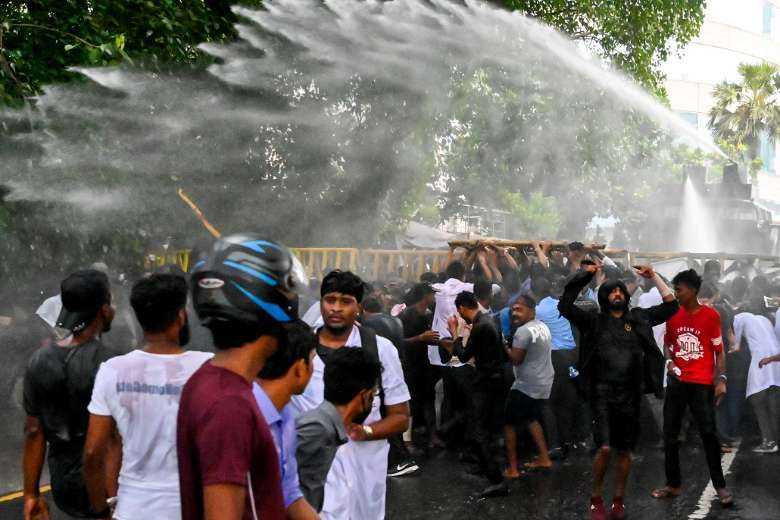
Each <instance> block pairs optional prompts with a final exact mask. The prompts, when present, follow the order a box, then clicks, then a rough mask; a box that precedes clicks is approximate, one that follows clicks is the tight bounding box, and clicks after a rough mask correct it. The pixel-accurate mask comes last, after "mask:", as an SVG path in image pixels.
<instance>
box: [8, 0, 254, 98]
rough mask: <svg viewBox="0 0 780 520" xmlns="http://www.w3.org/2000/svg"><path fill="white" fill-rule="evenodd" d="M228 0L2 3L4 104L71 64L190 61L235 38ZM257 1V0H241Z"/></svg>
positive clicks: (58, 76)
mask: <svg viewBox="0 0 780 520" xmlns="http://www.w3.org/2000/svg"><path fill="white" fill-rule="evenodd" d="M231 3H236V2H232V1H229V0H154V1H151V0H100V1H97V0H8V1H5V2H0V103H3V102H5V103H18V102H19V101H20V100H21V99H23V98H24V97H27V96H32V95H35V94H37V93H38V92H40V89H41V87H43V86H44V85H46V84H48V83H56V82H60V81H67V80H71V79H73V78H75V77H77V76H76V75H74V74H72V73H70V72H69V71H68V68H69V67H73V66H99V65H107V64H111V63H116V62H118V61H121V60H123V59H128V58H133V59H138V60H140V61H143V62H145V63H150V64H155V63H171V62H172V63H193V62H196V61H197V60H198V59H199V58H200V53H199V52H198V50H197V47H196V46H197V44H199V43H201V42H208V41H221V40H224V39H226V38H232V37H233V35H234V30H233V25H232V24H233V23H234V22H235V17H234V16H233V14H232V13H231V12H230V8H229V6H230V4H231ZM242 3H245V4H249V5H260V3H261V2H260V0H250V1H248V2H242Z"/></svg>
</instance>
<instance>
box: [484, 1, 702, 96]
mask: <svg viewBox="0 0 780 520" xmlns="http://www.w3.org/2000/svg"><path fill="white" fill-rule="evenodd" d="M496 3H499V4H502V5H504V6H506V7H508V8H510V9H515V10H518V11H520V12H522V13H524V14H526V15H529V16H532V17H534V18H539V19H541V20H543V21H544V22H546V23H548V24H550V25H552V26H553V27H555V28H557V29H559V30H561V31H563V32H564V33H566V34H568V35H569V36H570V37H572V38H574V39H576V40H582V41H584V42H586V43H587V44H588V46H589V47H590V48H591V49H592V50H594V51H596V52H598V53H600V54H601V55H602V56H603V57H604V58H606V59H607V60H609V61H610V62H612V63H613V64H614V65H615V66H616V67H618V68H620V69H622V70H624V71H625V72H626V73H628V74H629V75H630V76H632V77H633V78H635V79H636V80H637V81H638V82H640V83H641V84H643V85H645V86H646V87H647V88H649V89H651V90H653V91H655V92H656V93H657V94H660V95H662V96H663V95H664V93H665V91H664V88H663V79H664V77H663V74H662V73H661V71H660V66H661V65H662V64H663V63H664V61H666V59H667V57H668V56H669V53H670V52H673V51H674V48H675V47H676V46H680V47H681V46H684V45H685V44H687V43H688V42H689V41H691V39H692V38H694V37H695V36H696V35H698V34H699V30H700V28H701V24H702V22H703V20H704V7H705V1H704V0H600V1H597V2H594V1H592V0H498V1H496Z"/></svg>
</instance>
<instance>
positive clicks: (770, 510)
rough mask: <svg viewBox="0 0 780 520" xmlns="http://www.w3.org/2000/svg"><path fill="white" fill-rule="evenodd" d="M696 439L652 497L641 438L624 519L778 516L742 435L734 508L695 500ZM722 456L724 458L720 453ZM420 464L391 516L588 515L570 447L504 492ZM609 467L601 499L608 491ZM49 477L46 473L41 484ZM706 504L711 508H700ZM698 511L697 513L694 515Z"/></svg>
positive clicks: (14, 504) (448, 462)
mask: <svg viewBox="0 0 780 520" xmlns="http://www.w3.org/2000/svg"><path fill="white" fill-rule="evenodd" d="M0 413H2V420H0V486H2V487H0V495H7V494H9V493H12V492H14V491H17V490H19V489H21V487H22V473H21V446H22V425H23V416H22V413H21V412H20V411H19V410H16V409H13V408H11V409H6V410H2V412H0ZM698 442H699V441H698V439H697V438H696V439H694V440H692V441H691V442H689V443H688V444H686V445H685V447H684V449H683V450H682V454H681V460H682V468H683V482H684V485H685V490H684V493H683V496H681V497H680V498H678V499H676V500H673V501H657V500H654V499H653V498H651V497H650V490H651V489H652V488H653V487H656V486H660V485H662V484H663V481H664V476H663V451H662V450H659V449H654V448H652V447H650V446H649V445H648V444H642V445H641V446H640V448H639V450H638V454H637V460H636V461H635V463H634V466H633V470H632V474H631V481H630V483H629V490H628V497H627V499H626V506H627V511H628V513H629V514H630V516H629V519H630V520H678V519H679V520H683V519H689V518H703V519H707V520H733V519H740V520H778V519H780V455H758V454H754V453H752V452H751V451H750V448H751V447H752V446H753V444H754V443H753V442H751V440H749V439H748V440H746V441H745V444H744V445H743V447H742V448H741V449H739V450H738V451H737V452H736V455H735V456H734V457H733V461H732V463H731V466H730V470H729V472H728V473H727V475H726V481H727V483H728V485H729V487H730V488H731V490H732V492H733V493H734V496H735V506H734V507H733V508H732V509H730V510H727V509H722V508H721V507H720V505H719V504H718V503H717V500H715V501H713V502H711V503H706V504H703V505H704V506H705V507H704V509H700V508H701V505H702V504H700V503H699V502H700V498H701V497H702V494H703V492H704V490H705V487H706V486H707V483H708V481H709V477H708V475H707V467H706V463H705V460H704V452H703V451H702V450H701V449H700V448H698V447H697V443H698ZM724 460H728V459H724ZM419 462H420V464H421V466H422V470H421V471H420V472H418V473H417V474H415V475H410V476H406V477H399V478H393V479H388V494H389V496H388V501H387V513H388V518H389V519H391V520H423V519H452V520H469V519H477V518H478V519H481V520H510V519H511V520H515V519H521V518H528V519H534V520H568V519H583V518H587V514H586V512H587V506H588V497H589V494H590V493H589V490H590V454H589V453H588V451H587V450H579V451H575V452H573V454H571V455H570V456H569V458H568V459H567V460H565V461H563V462H559V463H556V466H555V468H554V469H553V470H551V471H548V472H541V473H532V474H529V475H527V476H525V477H522V478H521V479H518V480H516V481H513V482H511V483H510V490H511V494H510V496H508V497H506V498H492V499H488V500H484V499H476V498H475V495H477V494H478V491H479V490H481V489H482V488H484V487H485V485H486V484H487V481H486V480H484V479H483V478H481V477H478V476H473V475H470V474H469V473H467V471H466V467H465V466H464V465H463V464H461V463H460V462H458V461H457V456H456V455H455V454H454V453H451V452H447V451H440V452H437V453H435V454H434V455H433V456H431V458H430V459H428V460H423V461H419ZM609 478H611V473H610V474H608V485H607V488H606V490H605V500H609V498H610V497H611V482H610V481H609ZM47 482H48V475H44V478H43V480H42V483H44V484H45V483H47ZM44 496H46V497H47V500H48V502H49V506H50V507H52V518H54V519H56V520H59V519H62V518H64V516H62V515H61V514H59V513H58V512H57V511H56V508H54V507H53V504H52V502H51V497H50V496H49V494H48V493H47V494H46V495H44ZM0 500H4V501H2V502H0V520H5V519H21V518H22V500H21V499H20V498H15V499H0ZM707 506H710V510H709V511H706V509H707ZM697 511H698V513H699V514H698V515H697V514H696V513H697Z"/></svg>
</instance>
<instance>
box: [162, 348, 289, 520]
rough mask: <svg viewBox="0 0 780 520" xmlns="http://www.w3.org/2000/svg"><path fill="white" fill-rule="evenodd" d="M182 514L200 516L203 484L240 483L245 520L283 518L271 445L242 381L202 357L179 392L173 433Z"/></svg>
mask: <svg viewBox="0 0 780 520" xmlns="http://www.w3.org/2000/svg"><path fill="white" fill-rule="evenodd" d="M176 441H177V442H176V451H177V455H178V462H179V484H180V489H181V513H182V518H186V519H188V520H189V519H193V520H197V519H200V518H203V515H204V504H203V487H204V486H209V485H215V484H233V485H236V486H243V487H244V489H245V491H246V500H245V505H244V516H243V518H244V519H245V520H256V519H258V518H262V519H263V520H266V519H278V520H284V519H285V518H286V512H285V507H284V499H283V496H282V485H281V474H280V471H279V458H278V456H277V454H276V446H275V445H274V440H273V437H272V435H271V431H270V429H269V428H268V423H267V422H266V421H265V419H264V418H263V415H262V414H261V413H260V409H259V408H258V406H257V401H256V400H255V397H254V395H253V394H252V385H251V384H250V383H249V382H247V380H246V379H244V378H243V377H241V376H239V375H238V374H236V373H234V372H231V371H230V370H227V369H225V368H221V367H217V366H214V365H212V364H211V362H210V361H207V362H206V363H205V364H204V365H203V366H202V367H200V368H199V369H198V370H197V371H196V372H195V373H194V374H193V375H192V377H191V378H190V379H189V381H188V382H187V384H186V385H184V389H183V391H182V395H181V401H180V405H179V415H178V420H177V432H176Z"/></svg>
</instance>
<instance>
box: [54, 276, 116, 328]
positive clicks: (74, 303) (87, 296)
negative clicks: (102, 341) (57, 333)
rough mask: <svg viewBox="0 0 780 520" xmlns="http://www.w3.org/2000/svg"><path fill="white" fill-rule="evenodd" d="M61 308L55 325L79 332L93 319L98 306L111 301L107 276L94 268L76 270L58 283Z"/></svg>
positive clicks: (98, 308)
mask: <svg viewBox="0 0 780 520" xmlns="http://www.w3.org/2000/svg"><path fill="white" fill-rule="evenodd" d="M60 294H61V298H62V310H61V311H60V315H59V317H58V318H57V327H60V328H63V329H67V330H69V331H71V332H73V333H74V334H75V333H77V332H81V331H82V330H84V329H85V328H87V326H88V325H89V324H90V323H91V322H92V320H94V319H95V316H97V313H98V311H99V310H100V308H101V307H102V306H103V305H104V304H106V303H111V292H110V290H109V285H108V277H107V276H106V275H105V274H104V273H101V272H100V271H97V270H95V269H85V270H83V271H76V272H75V273H73V274H71V275H70V276H68V277H67V278H65V279H64V280H63V281H62V283H61V284H60Z"/></svg>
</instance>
